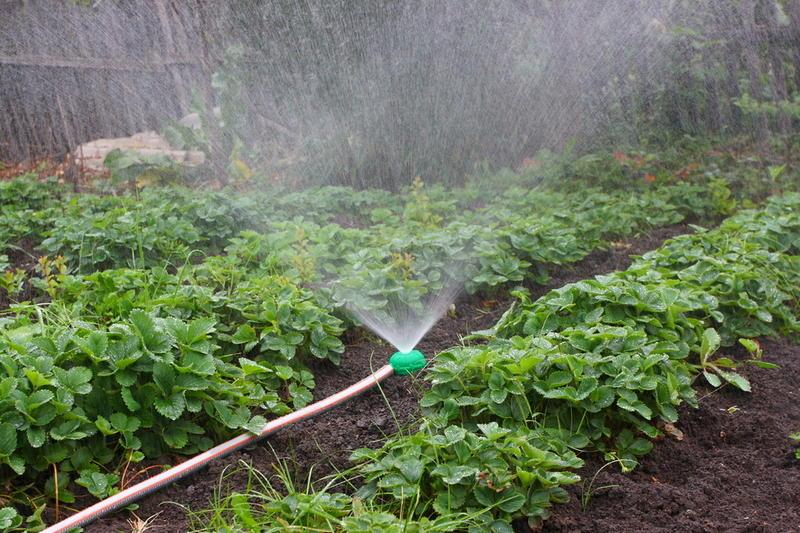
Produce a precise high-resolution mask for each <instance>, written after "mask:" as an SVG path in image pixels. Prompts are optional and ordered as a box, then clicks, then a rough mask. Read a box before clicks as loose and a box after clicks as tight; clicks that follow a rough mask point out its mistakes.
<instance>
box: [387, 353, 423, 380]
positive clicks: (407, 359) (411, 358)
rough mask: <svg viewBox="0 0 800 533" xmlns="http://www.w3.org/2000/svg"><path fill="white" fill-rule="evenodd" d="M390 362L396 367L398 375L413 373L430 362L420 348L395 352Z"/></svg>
mask: <svg viewBox="0 0 800 533" xmlns="http://www.w3.org/2000/svg"><path fill="white" fill-rule="evenodd" d="M389 364H390V365H391V366H392V368H393V369H394V373H395V374H397V375H398V376H406V375H408V374H413V373H414V372H418V371H420V370H422V369H423V368H425V365H426V364H428V362H427V361H426V360H425V356H424V355H422V352H420V351H419V350H411V351H410V352H405V353H403V352H395V354H394V355H392V356H391V357H390V358H389Z"/></svg>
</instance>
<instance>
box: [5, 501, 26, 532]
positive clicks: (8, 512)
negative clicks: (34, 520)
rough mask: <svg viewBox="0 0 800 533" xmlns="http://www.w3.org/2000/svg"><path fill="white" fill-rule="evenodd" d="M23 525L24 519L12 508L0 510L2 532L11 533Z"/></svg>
mask: <svg viewBox="0 0 800 533" xmlns="http://www.w3.org/2000/svg"><path fill="white" fill-rule="evenodd" d="M20 524H22V517H21V516H20V515H19V514H17V511H16V509H14V508H12V507H2V508H0V531H10V530H12V529H16V528H18V527H19V526H20Z"/></svg>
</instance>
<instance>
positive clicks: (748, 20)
mask: <svg viewBox="0 0 800 533" xmlns="http://www.w3.org/2000/svg"><path fill="white" fill-rule="evenodd" d="M756 4H757V1H756V0H742V3H741V4H740V6H739V13H740V15H741V17H742V27H743V28H744V38H745V42H744V59H745V66H746V68H747V76H748V79H749V82H750V97H751V98H753V100H755V101H757V102H761V101H762V100H763V97H762V91H763V89H762V86H761V62H760V61H759V58H758V44H759V43H758V42H757V41H758V34H757V32H756V21H755V17H756ZM754 119H755V124H754V126H755V129H756V139H757V140H758V141H759V142H760V143H762V144H766V142H767V140H768V138H769V132H768V130H769V127H768V123H767V117H766V115H764V114H763V113H757V114H756V116H755V117H754Z"/></svg>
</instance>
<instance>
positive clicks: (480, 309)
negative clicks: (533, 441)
mask: <svg viewBox="0 0 800 533" xmlns="http://www.w3.org/2000/svg"><path fill="white" fill-rule="evenodd" d="M690 231H691V230H690V228H688V226H686V225H685V224H677V225H673V226H669V227H665V228H659V229H655V230H652V231H650V232H648V233H647V234H644V235H641V236H639V237H636V238H631V239H629V240H627V241H625V242H619V243H616V245H615V246H613V247H611V248H610V249H608V250H602V251H596V252H593V253H592V254H590V255H589V256H588V257H587V258H585V259H584V260H582V261H580V262H579V263H576V264H574V265H569V266H565V267H564V268H563V269H561V270H559V271H558V272H557V273H554V275H553V276H552V278H551V279H550V281H549V282H548V283H547V284H546V285H543V286H534V287H531V289H532V295H533V296H534V297H536V296H539V295H541V294H544V293H545V292H547V291H548V290H550V289H553V288H557V287H560V286H562V285H564V284H566V283H571V282H574V281H577V280H580V279H585V278H587V277H592V276H594V275H597V274H603V273H608V272H612V271H616V270H624V269H625V268H627V267H628V265H629V264H630V262H631V256H633V255H638V254H642V253H644V252H646V251H648V250H652V249H654V248H657V247H658V246H659V245H660V244H661V243H662V242H663V241H664V240H665V239H668V238H671V237H673V236H676V235H680V234H683V233H687V232H690ZM510 303H511V299H510V298H509V297H507V296H503V297H502V298H501V299H499V300H497V301H491V302H486V301H482V300H481V299H476V298H466V299H464V300H463V301H460V302H459V303H457V306H456V309H457V311H456V314H455V316H449V315H448V316H445V317H444V318H443V319H442V320H441V321H440V322H438V323H437V324H436V326H434V328H433V329H432V330H431V331H430V332H429V333H428V335H426V337H425V338H424V339H423V341H422V342H421V343H420V349H421V350H422V351H423V352H425V353H427V354H435V353H437V352H439V351H441V350H444V349H447V348H450V347H452V346H455V345H458V344H460V342H461V337H462V336H464V335H467V334H469V333H471V332H473V331H476V330H481V329H486V328H488V327H490V326H492V325H493V324H495V323H496V322H497V320H498V319H499V317H500V315H501V314H502V313H503V312H504V311H505V310H506V309H507V308H508V306H509V305H510ZM392 351H393V350H392V348H391V347H389V346H388V345H386V344H383V343H376V342H371V341H370V340H369V339H361V341H360V342H356V343H354V344H348V346H347V349H346V350H345V354H344V356H343V358H342V364H341V366H340V367H335V366H333V365H330V364H326V363H319V364H318V365H317V367H316V368H314V369H313V370H314V375H315V376H316V380H317V386H316V388H315V390H314V398H315V400H319V399H322V398H325V397H327V396H329V395H330V394H333V393H335V392H337V391H339V390H341V389H343V388H345V387H347V386H348V385H351V384H352V383H354V382H356V381H358V380H359V379H361V378H363V377H364V376H366V375H368V374H369V372H370V369H371V368H377V367H379V366H381V365H383V364H384V363H385V361H386V360H387V359H388V357H389V356H390V355H391V353H392ZM415 385H416V384H415V382H414V381H412V380H410V379H407V378H399V377H393V378H391V379H390V380H388V381H387V382H386V383H385V384H384V385H383V394H384V395H385V396H386V398H387V399H388V401H389V403H390V405H391V410H390V409H389V408H388V407H387V404H386V400H384V398H382V396H381V393H380V392H378V391H370V392H368V393H366V394H365V395H363V396H361V397H358V398H355V399H354V400H352V401H351V402H349V403H348V404H346V405H345V406H343V407H341V408H338V409H335V410H333V411H331V412H329V413H325V414H323V415H320V416H319V417H317V418H315V419H313V420H310V421H306V422H301V423H299V424H297V425H296V426H293V427H291V428H289V429H288V430H286V431H285V432H283V433H281V434H278V435H276V436H275V437H272V438H269V439H267V440H265V441H262V443H261V444H259V445H258V446H256V447H254V448H252V449H249V450H246V451H243V452H237V453H235V454H233V455H231V456H229V457H226V458H224V459H221V460H218V461H214V462H213V463H211V465H210V466H209V468H208V470H207V472H206V473H204V474H200V475H197V476H194V477H192V478H189V479H187V480H185V481H182V482H178V483H176V484H175V485H173V486H171V487H168V488H167V489H165V490H163V491H160V492H157V493H155V494H153V495H150V496H148V497H147V498H145V499H143V500H141V501H140V502H139V505H140V508H139V510H137V511H136V512H135V514H136V516H138V517H140V518H142V519H146V518H148V517H150V516H153V515H155V514H157V513H158V516H157V518H156V519H155V520H153V522H151V523H150V526H149V529H148V531H152V532H158V531H163V532H167V531H182V530H184V529H186V527H187V518H186V514H185V510H184V507H183V506H186V507H189V508H193V509H201V508H205V507H207V506H208V505H209V502H210V500H211V499H212V497H213V496H214V493H215V491H216V490H218V489H219V488H220V480H221V476H222V474H223V471H225V469H226V468H228V469H235V468H236V466H237V463H239V462H240V461H241V462H245V463H248V464H252V466H254V467H255V468H257V469H259V470H261V471H262V472H271V471H272V468H273V466H274V464H275V463H276V459H281V460H286V461H287V462H288V465H289V467H290V469H291V472H292V474H293V477H294V479H295V481H296V482H298V483H305V480H306V479H307V477H308V476H309V474H311V473H313V477H314V479H319V478H320V477H321V476H324V475H326V474H330V473H332V472H334V471H335V470H334V469H339V470H342V469H346V468H348V467H349V464H350V461H349V456H350V453H351V452H352V451H353V450H355V449H357V448H360V447H365V446H376V447H377V446H379V445H380V444H381V443H382V441H383V440H384V438H385V437H386V436H387V435H389V434H393V433H396V432H397V430H398V426H399V427H400V428H401V429H405V428H408V427H411V426H412V425H413V422H414V419H415V417H416V416H417V415H418V409H419V403H418V401H419V397H420V394H419V389H418V388H417V387H416V386H415ZM156 472H157V471H156ZM246 481H247V475H246V474H245V473H244V472H240V473H238V474H234V475H232V476H226V478H225V482H224V485H223V486H224V487H225V488H226V489H232V490H237V489H238V490H242V489H243V488H244V484H245V483H246ZM130 519H131V517H130V515H129V514H126V513H116V514H112V515H110V516H108V517H105V518H103V519H101V520H99V521H97V522H95V523H94V524H92V525H90V526H89V527H87V528H86V531H87V532H94V531H96V532H100V531H117V530H119V529H124V528H125V527H129V526H128V520H130Z"/></svg>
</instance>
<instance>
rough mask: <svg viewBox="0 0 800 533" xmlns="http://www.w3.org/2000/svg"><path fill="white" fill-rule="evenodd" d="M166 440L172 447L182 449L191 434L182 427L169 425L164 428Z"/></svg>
mask: <svg viewBox="0 0 800 533" xmlns="http://www.w3.org/2000/svg"><path fill="white" fill-rule="evenodd" d="M164 442H166V443H167V445H168V446H169V447H170V448H175V449H176V450H180V449H181V448H183V447H184V446H186V444H188V442H189V435H188V434H187V433H186V432H185V431H184V430H182V429H180V428H176V427H168V428H167V429H166V430H164Z"/></svg>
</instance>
